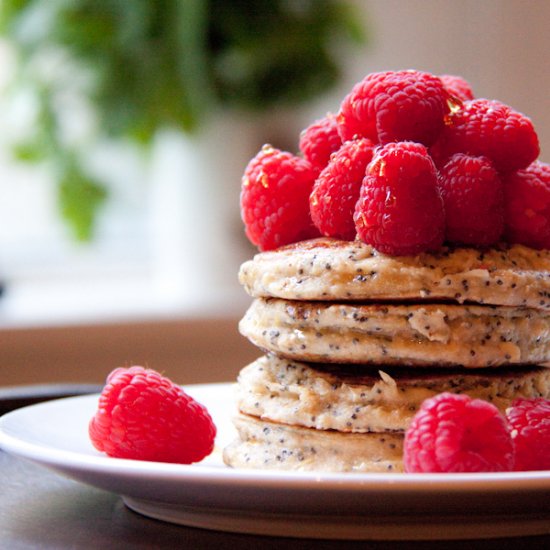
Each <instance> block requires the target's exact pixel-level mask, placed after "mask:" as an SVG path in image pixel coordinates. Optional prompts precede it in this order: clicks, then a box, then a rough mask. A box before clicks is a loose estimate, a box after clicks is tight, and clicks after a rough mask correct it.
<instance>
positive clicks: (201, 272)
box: [0, 0, 550, 385]
mask: <svg viewBox="0 0 550 550" xmlns="http://www.w3.org/2000/svg"><path fill="white" fill-rule="evenodd" d="M548 21H550V2H548V1H546V0H484V1H483V2H479V1H478V0H461V1H460V2H456V1H454V0H363V1H361V0H350V1H343V0H333V1H329V0H309V1H308V0H279V1H274V0H261V1H260V0H256V1H255V2H248V1H247V0H225V1H224V0H186V1H183V2H182V1H177V0H2V1H1V2H0V128H1V131H0V283H1V285H2V295H1V296H0V384H1V385H15V384H30V383H43V382H102V381H103V380H104V378H105V375H106V374H107V373H108V372H109V371H110V370H112V369H113V368H114V367H117V366H121V365H130V364H143V365H147V366H150V367H152V368H155V369H157V370H160V371H163V372H164V373H166V374H167V375H168V376H171V377H172V378H173V379H174V380H176V381H178V382H180V383H184V384H187V383H194V382H210V381H218V380H232V379H233V378H234V377H235V376H236V374H237V372H238V370H239V369H240V368H241V367H242V366H244V364H246V362H248V361H249V360H252V359H253V358H255V357H256V355H257V353H258V352H257V351H256V350H255V349H254V348H253V347H252V346H251V345H249V344H248V343H247V342H246V341H244V339H243V338H241V337H240V336H239V335H238V332H237V321H238V319H239V318H240V316H242V314H243V312H244V310H245V309H246V307H247V305H248V303H249V302H250V299H249V298H248V297H247V296H246V295H245V293H244V291H242V290H241V289H240V287H239V285H238V282H237V270H238V266H239V265H240V263H241V262H242V261H243V260H245V259H246V258H249V257H251V256H252V254H254V252H255V250H254V249H253V248H252V247H251V245H249V243H247V241H246V239H245V237H244V231H243V227H242V224H241V221H240V216H239V189H240V178H241V175H242V172H243V170H244V167H245V166H246V163H247V162H248V160H249V159H250V158H251V157H252V156H253V155H254V154H255V153H256V152H257V151H258V149H259V148H260V147H261V145H262V144H263V143H266V142H269V143H271V144H273V145H274V146H276V147H279V148H282V149H286V150H290V151H292V152H296V151H297V148H298V136H299V132H300V130H301V129H302V128H304V127H305V126H307V125H308V124H309V123H311V122H312V121H313V120H315V119H318V118H321V117H322V116H323V115H324V114H325V113H326V112H327V111H336V110H337V109H338V105H339V102H340V100H341V99H342V98H343V96H344V95H345V94H346V93H347V92H348V91H349V89H350V88H351V86H352V85H353V84H354V83H355V82H357V81H358V80H360V79H361V78H362V77H363V76H364V75H366V74H367V73H369V72H373V71H379V70H389V69H394V70H398V69H408V68H415V69H420V70H425V71H429V72H433V73H435V74H443V73H450V74H458V75H461V76H463V77H464V78H466V79H467V80H468V81H469V82H470V83H471V84H472V86H473V89H474V92H475V94H476V96H477V97H487V98H494V99H499V100H500V101H502V102H504V103H507V104H508V105H510V106H512V107H514V108H515V109H516V110H519V111H521V112H523V113H525V114H527V115H529V116H530V117H531V119H532V120H533V122H534V124H535V127H536V129H537V130H538V134H539V138H540V142H541V159H542V160H545V161H546V162H548V161H549V160H550V158H549V155H550V109H549V99H548V98H549V90H550V55H549V54H550V33H549V32H548Z"/></svg>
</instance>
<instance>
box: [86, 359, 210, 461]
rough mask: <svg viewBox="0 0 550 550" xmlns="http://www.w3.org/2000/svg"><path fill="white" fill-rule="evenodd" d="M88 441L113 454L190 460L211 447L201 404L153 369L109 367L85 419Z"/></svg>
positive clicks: (127, 456)
mask: <svg viewBox="0 0 550 550" xmlns="http://www.w3.org/2000/svg"><path fill="white" fill-rule="evenodd" d="M88 431H89V435H90V439H91V440H92V443H93V445H94V447H95V448H96V449H97V450H99V451H103V452H105V453H106V454H107V455H109V456H112V457H116V458H129V459H135V460H153V461H158V462H177V463H182V464H190V463H192V462H198V461H199V460H202V459H203V458H204V457H205V456H207V455H208V454H210V453H211V452H212V449H213V446H214V438H215V436H216V427H215V426H214V423H213V422H212V419H211V417H210V415H209V414H208V411H207V410H206V408H205V407H204V406H203V405H201V404H199V403H197V402H196V401H195V400H193V399H192V398H191V397H190V396H189V395H187V394H186V393H185V392H184V391H183V390H182V389H181V388H180V387H179V386H177V385H175V384H174V383H172V382H171V381H170V380H169V379H168V378H165V377H163V376H161V375H160V374H159V373H158V372H155V371H154V370H151V369H144V368H143V367H137V366H134V367H130V368H127V369H126V368H119V369H115V370H114V371H113V372H111V374H110V375H109V376H108V377H107V384H106V385H105V387H104V389H103V391H102V393H101V396H100V397H99V406H98V410H97V412H96V413H95V415H94V417H93V418H92V420H91V421H90V424H89V430H88Z"/></svg>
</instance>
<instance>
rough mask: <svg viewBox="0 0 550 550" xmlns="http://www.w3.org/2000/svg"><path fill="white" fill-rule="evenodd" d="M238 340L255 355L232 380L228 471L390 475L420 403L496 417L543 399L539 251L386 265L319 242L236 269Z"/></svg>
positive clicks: (382, 258)
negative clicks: (481, 409) (447, 403)
mask: <svg viewBox="0 0 550 550" xmlns="http://www.w3.org/2000/svg"><path fill="white" fill-rule="evenodd" d="M239 278H240V281H241V283H242V284H243V285H244V287H245V289H246V290H247V292H248V293H249V294H250V295H251V296H252V297H253V298H254V301H253V303H252V305H251V307H250V309H249V310H248V311H247V313H246V315H245V317H244V318H243V319H242V321H241V323H240V330H241V333H242V334H243V335H244V336H246V337H247V338H248V339H249V340H250V341H251V342H252V343H253V344H255V345H256V346H258V347H259V348H260V349H261V350H263V352H264V353H265V355H263V356H262V357H260V358H259V359H258V360H257V361H255V362H254V363H252V364H251V365H248V366H247V367H245V368H244V369H243V370H242V371H241V372H240V374H239V378H238V384H237V388H238V398H237V401H238V408H239V414H238V416H237V418H236V419H235V425H236V427H237V431H238V439H237V440H236V441H234V442H233V443H232V444H231V445H230V446H229V447H227V448H226V449H225V452H224V460H225V461H226V463H227V464H228V465H230V466H235V467H251V468H279V469H296V470H318V471H334V472H341V471H356V472H380V471H384V472H387V471H395V472H399V471H402V469H403V464H402V451H403V438H404V433H405V430H406V429H407V427H408V425H409V423H410V421H411V419H412V417H413V416H414V414H415V413H416V411H417V410H418V408H419V406H420V405H421V403H422V401H424V399H426V398H428V397H431V396H433V395H436V394H438V393H441V392H455V393H464V394H468V395H470V396H472V397H477V398H481V399H484V400H487V401H489V402H492V403H494V404H495V405H496V406H497V407H498V408H499V409H500V410H501V411H503V412H504V410H505V409H506V408H507V407H508V406H509V405H510V404H511V402H512V401H513V400H514V399H516V398H518V397H526V398H536V397H545V398H549V397H550V368H547V367H545V366H543V363H545V362H547V361H550V337H549V336H550V252H549V251H537V250H532V249H529V248H526V247H524V246H520V245H513V246H502V247H500V248H492V249H487V250H483V251H481V250H477V249H470V248H456V249H451V248H443V249H441V250H439V251H438V252H436V253H433V254H420V255H418V256H411V257H390V256H386V255H384V254H381V253H379V252H377V251H376V250H375V249H374V248H372V247H371V246H369V245H366V244H364V243H361V242H359V241H355V242H349V241H338V240H334V239H328V238H320V239H314V240H311V241H304V242H300V243H297V244H294V245H290V246H286V247H283V248H280V249H278V250H275V251H270V252H263V253H260V254H258V255H256V256H255V258H254V259H253V260H251V261H248V262H246V263H245V264H243V266H242V267H241V271H240V274H239Z"/></svg>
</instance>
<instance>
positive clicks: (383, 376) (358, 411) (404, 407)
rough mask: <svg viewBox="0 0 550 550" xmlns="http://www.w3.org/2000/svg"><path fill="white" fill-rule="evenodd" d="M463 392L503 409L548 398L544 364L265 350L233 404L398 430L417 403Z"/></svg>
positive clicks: (549, 375) (336, 424) (311, 421)
mask: <svg viewBox="0 0 550 550" xmlns="http://www.w3.org/2000/svg"><path fill="white" fill-rule="evenodd" d="M442 392H453V393H464V394H467V395H470V396H471V397H474V398H479V399H483V400H485V401H489V402H491V403H493V404H494V405H495V406H496V407H498V408H499V410H500V411H501V412H504V410H505V409H506V408H507V407H509V406H510V405H511V403H512V401H513V400H514V399H516V398H518V397H523V398H528V399H532V398H537V397H544V398H546V399H548V398H550V368H546V367H543V366H535V367H533V366H523V367H515V368H511V367H508V368H495V369H478V370H473V369H449V370H441V369H433V370H432V369H430V370H428V369H404V368H402V369H398V368H391V367H389V366H384V367H381V370H376V369H372V368H370V369H368V370H365V369H364V368H361V366H353V365H347V366H346V365H312V364H307V363H301V362H296V361H290V360H287V359H282V358H279V357H277V356H275V355H267V356H264V357H261V358H259V359H257V360H256V361H254V362H253V363H252V364H250V365H248V366H247V367H245V368H244V369H243V370H242V371H241V372H240V374H239V377H238V387H237V404H238V407H239V410H240V411H241V412H243V413H246V414H250V415H253V416H257V417H260V418H262V419H264V420H271V421H273V422H281V423H284V424H291V425H301V426H304V427H309V428H316V429H320V430H321V429H322V430H338V431H341V432H359V433H361V432H396V431H404V430H405V429H406V428H407V427H408V425H409V423H410V421H411V420H412V417H413V416H414V414H415V413H416V411H417V410H418V408H419V407H420V405H421V403H422V401H424V400H425V399H427V398H429V397H432V396H434V395H436V394H438V393H442Z"/></svg>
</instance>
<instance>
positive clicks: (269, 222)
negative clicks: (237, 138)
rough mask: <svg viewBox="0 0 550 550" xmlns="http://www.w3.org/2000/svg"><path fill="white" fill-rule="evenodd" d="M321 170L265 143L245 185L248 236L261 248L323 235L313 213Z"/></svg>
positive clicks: (243, 201) (243, 213)
mask: <svg viewBox="0 0 550 550" xmlns="http://www.w3.org/2000/svg"><path fill="white" fill-rule="evenodd" d="M316 176H317V171H316V170H315V169H314V168H313V167H312V166H311V164H310V163H309V162H308V161H307V160H305V159H302V158H300V157H297V156H295V155H292V154H291V153H287V152H285V151H280V150H279V149H275V148H274V147H271V146H270V145H264V147H263V148H262V149H261V151H260V152H259V153H258V154H257V155H256V156H255V157H254V158H253V159H252V160H251V161H250V162H249V163H248V166H247V167H246V169H245V172H244V175H243V179H242V187H241V216H242V219H243V222H244V224H245V230H246V235H247V237H248V238H249V239H250V241H251V242H252V243H253V244H255V245H256V246H258V247H259V249H260V250H262V251H264V250H272V249H274V248H277V247H279V246H283V245H285V244H291V243H294V242H298V241H302V240H306V239H309V238H313V237H317V236H319V231H318V230H317V229H316V227H315V226H314V225H313V222H312V221H311V216H310V214H309V195H310V194H311V190H312V188H313V183H314V181H315V178H316Z"/></svg>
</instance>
